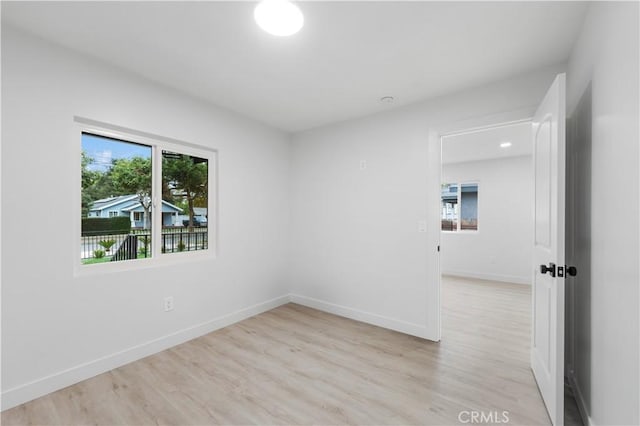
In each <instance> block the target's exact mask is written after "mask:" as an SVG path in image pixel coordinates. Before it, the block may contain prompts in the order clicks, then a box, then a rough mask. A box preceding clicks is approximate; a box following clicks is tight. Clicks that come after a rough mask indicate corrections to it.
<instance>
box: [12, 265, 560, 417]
mask: <svg viewBox="0 0 640 426" xmlns="http://www.w3.org/2000/svg"><path fill="white" fill-rule="evenodd" d="M529 291H530V288H529V287H528V286H522V285H511V284H500V283H492V282H486V281H477V280H461V279H454V278H451V277H448V278H445V279H444V281H443V318H442V320H443V337H442V341H441V342H440V343H434V342H430V341H426V340H422V339H418V338H414V337H411V336H407V335H404V334H401V333H396V332H393V331H389V330H385V329H382V328H378V327H374V326H371V325H367V324H363V323H360V322H356V321H352V320H349V319H345V318H341V317H337V316H334V315H330V314H326V313H323V312H320V311H317V310H314V309H310V308H306V307H303V306H300V305H295V304H288V305H284V306H281V307H279V308H276V309H274V310H271V311H269V312H266V313H264V314H261V315H258V316H256V317H253V318H250V319H247V320H245V321H242V322H240V323H237V324H234V325H232V326H230V327H227V328H224V329H222V330H218V331H216V332H214V333H211V334H208V335H206V336H203V337H201V338H198V339H195V340H192V341H190V342H187V343H185V344H182V345H180V346H177V347H174V348H172V349H169V350H166V351H164V352H161V353H159V354H156V355H153V356H150V357H147V358H145V359H142V360H140V361H137V362H134V363H131V364H128V365H126V366H123V367H121V368H118V369H115V370H112V371H110V372H107V373H105V374H101V375H99V376H97V377H94V378H92V379H89V380H86V381H84V382H81V383H78V384H76V385H73V386H70V387H68V388H65V389H62V390H60V391H57V392H54V393H52V394H49V395H47V396H44V397H42V398H39V399H37V400H34V401H31V402H29V403H26V404H23V405H21V406H18V407H15V408H13V409H10V410H7V411H5V412H3V413H2V424H3V425H29V424H32V425H54V424H55V425H85V424H101V425H125V424H126V425H152V424H167V425H196V424H197V425H209V424H233V425H241V424H242V425H245V424H291V425H306V424H326V425H334V424H335V425H338V424H340V425H341V424H359V425H383V424H385V425H386V424H389V425H390V424H394V425H396V424H439V425H440V424H447V425H448V424H459V423H460V422H459V419H458V415H459V413H460V412H461V411H471V410H476V411H483V412H485V413H489V412H498V414H501V413H502V412H503V411H507V412H508V416H509V424H514V425H515V424H526V425H533V424H548V423H549V419H548V417H547V414H546V411H545V408H544V405H543V403H542V400H541V398H540V395H539V393H538V390H537V388H536V384H535V382H534V379H533V377H532V375H531V371H530V369H529V327H530V324H529V323H530V306H529V304H530V300H531V297H530V293H529Z"/></svg>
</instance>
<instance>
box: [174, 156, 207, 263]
mask: <svg viewBox="0 0 640 426" xmlns="http://www.w3.org/2000/svg"><path fill="white" fill-rule="evenodd" d="M208 183H209V161H208V160H207V159H206V158H200V157H193V156H190V155H185V154H180V153H178V152H171V151H162V252H163V253H176V252H182V251H195V250H206V249H208V247H209V246H208V244H209V241H208V236H209V233H208V218H209V212H208V207H209V199H208V194H209V184H208Z"/></svg>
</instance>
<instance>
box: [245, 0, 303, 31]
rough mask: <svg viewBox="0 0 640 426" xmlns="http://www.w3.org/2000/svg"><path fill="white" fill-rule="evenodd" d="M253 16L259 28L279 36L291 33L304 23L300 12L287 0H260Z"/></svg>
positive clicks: (298, 29)
mask: <svg viewBox="0 0 640 426" xmlns="http://www.w3.org/2000/svg"><path fill="white" fill-rule="evenodd" d="M253 17H254V19H255V20H256V23H257V24H258V26H259V27H260V28H262V29H263V30H265V31H266V32H268V33H269V34H273V35H275V36H279V37H285V36H290V35H293V34H295V33H297V32H298V31H300V29H301V28H302V26H303V25H304V16H303V15H302V12H301V11H300V9H299V8H298V6H296V5H295V4H293V3H291V2H290V1H288V0H262V1H261V2H260V3H258V5H257V6H256V8H255V10H254V11H253Z"/></svg>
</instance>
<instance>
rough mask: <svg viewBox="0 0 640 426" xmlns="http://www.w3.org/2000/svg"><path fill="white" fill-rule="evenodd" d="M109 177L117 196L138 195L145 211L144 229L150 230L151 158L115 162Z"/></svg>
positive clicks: (116, 160) (134, 158)
mask: <svg viewBox="0 0 640 426" xmlns="http://www.w3.org/2000/svg"><path fill="white" fill-rule="evenodd" d="M109 177H110V180H111V183H112V184H113V188H114V189H115V192H116V195H125V194H132V193H133V194H136V195H137V196H138V201H139V202H140V204H141V205H142V208H143V209H144V216H143V218H144V219H143V228H144V229H148V228H149V212H150V210H151V158H143V157H133V158H118V159H115V160H113V162H112V166H111V170H110V171H109Z"/></svg>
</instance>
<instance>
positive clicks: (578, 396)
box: [567, 370, 596, 426]
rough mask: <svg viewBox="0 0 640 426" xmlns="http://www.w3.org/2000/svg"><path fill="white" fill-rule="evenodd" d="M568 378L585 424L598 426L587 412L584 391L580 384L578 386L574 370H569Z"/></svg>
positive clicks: (586, 425)
mask: <svg viewBox="0 0 640 426" xmlns="http://www.w3.org/2000/svg"><path fill="white" fill-rule="evenodd" d="M567 378H568V379H569V386H571V390H572V391H573V396H574V397H575V398H576V405H577V406H578V411H579V412H580V417H582V422H583V423H584V424H585V426H596V424H595V423H594V422H593V420H592V419H591V417H589V414H588V413H587V405H586V404H585V401H584V396H583V395H582V391H580V386H578V381H577V380H576V376H575V374H574V372H573V370H569V374H568V375H567Z"/></svg>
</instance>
